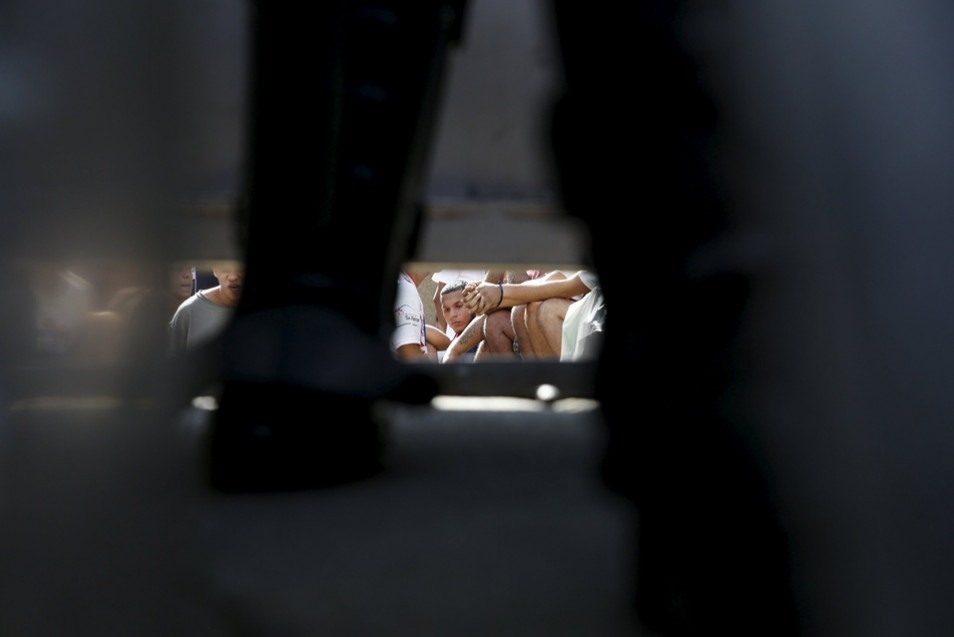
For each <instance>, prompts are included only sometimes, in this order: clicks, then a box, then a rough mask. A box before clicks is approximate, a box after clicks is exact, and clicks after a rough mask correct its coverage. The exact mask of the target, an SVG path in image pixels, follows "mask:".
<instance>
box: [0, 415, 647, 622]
mask: <svg viewBox="0 0 954 637" xmlns="http://www.w3.org/2000/svg"><path fill="white" fill-rule="evenodd" d="M209 413H210V412H209V411H207V410H204V409H200V408H198V407H195V406H193V407H189V408H188V409H186V410H185V411H183V412H180V413H178V414H175V416H174V418H173V424H174V427H171V428H170V427H168V426H167V425H168V424H169V421H168V418H167V416H168V415H164V416H157V415H156V414H155V413H154V412H153V411H150V410H148V409H145V408H141V409H139V410H138V411H137V409H130V408H122V407H120V406H118V405H116V404H114V403H111V402H109V401H108V400H99V401H97V400H94V399H92V398H84V399H74V400H73V401H60V402H45V403H43V402H37V401H33V402H32V403H23V404H19V405H14V406H11V407H10V408H9V409H8V410H6V412H5V417H4V420H2V421H0V423H2V428H0V434H2V437H0V441H2V443H3V444H2V445H0V452H2V455H0V461H2V463H0V469H2V476H0V478H2V483H0V486H2V491H0V496H2V499H0V503H2V506H3V511H4V514H5V515H4V519H5V523H4V525H2V527H0V542H2V546H3V547H4V552H3V556H4V562H3V568H0V584H2V588H3V590H4V595H2V596H0V634H3V635H12V636H17V635H29V636H31V637H36V636H40V637H45V636H47V635H51V636H59V635H70V636H71V635H97V636H102V635H124V636H128V635H139V636H143V635H157V636H158V635H163V636H164V637H167V636H168V635H179V636H191V635H196V636H198V635H201V636H203V637H217V636H219V635H222V636H225V635H239V636H252V635H256V636H257V635H261V636H265V635H267V636H269V637H276V636H278V637H286V636H287V637H291V636H295V637H298V636H301V637H305V636H308V637H311V636H315V635H332V636H336V637H337V636H342V637H352V636H355V637H357V636H364V635H367V636H369V637H371V636H374V637H382V636H383V637H387V636H390V635H394V636H403V635H415V636H430V635H434V636H445V635H454V636H460V637H467V636H471V635H472V636H475V637H477V636H480V637H485V636H487V635H495V636H511V635H512V636H514V637H516V636H527V635H549V636H567V637H570V636H591V635H600V636H601V637H614V636H617V635H639V634H646V633H645V632H641V631H640V629H639V627H638V625H637V623H636V622H635V620H634V618H633V616H632V615H631V612H630V604H629V602H630V599H631V595H632V590H631V586H630V576H631V572H632V571H631V559H630V548H631V540H632V537H633V532H634V529H635V525H634V520H633V519H632V518H633V514H632V511H631V509H630V508H629V507H628V506H626V505H625V504H624V503H623V502H622V501H621V500H619V499H618V498H617V497H615V496H614V495H612V494H611V493H609V492H608V491H607V490H606V489H605V488H604V487H603V485H602V484H601V483H600V481H599V479H598V476H597V473H596V470H597V463H598V461H599V456H600V454H601V450H602V448H601V445H602V434H603V431H602V421H601V419H600V417H599V415H598V411H596V410H595V404H594V403H593V402H592V401H590V400H586V399H574V400H569V399H567V400H563V401H557V402H555V403H552V404H549V405H548V404H544V403H540V402H537V401H532V400H526V399H516V398H493V397H469V398H464V397H457V398H451V397H439V398H438V399H436V400H435V401H434V402H433V404H432V405H430V406H427V407H414V408H410V407H403V406H401V407H397V406H395V407H392V408H391V409H390V412H389V417H388V421H389V425H388V432H389V433H388V448H387V455H386V468H385V470H384V471H383V472H381V473H380V474H378V475H375V476H373V477H371V478H367V479H364V480H362V481H359V482H354V483H350V484H345V485H339V486H335V487H328V488H324V489H315V490H309V491H300V492H284V493H270V494H255V495H252V494H248V495H246V494H239V495H234V494H233V495H226V494H221V493H218V492H214V491H212V490H211V489H209V488H208V487H207V486H206V483H205V482H204V481H203V480H202V478H201V477H200V476H201V467H200V466H199V463H198V458H199V456H198V454H197V451H198V448H199V443H200V441H201V439H202V435H201V434H202V433H203V430H204V427H205V424H206V423H207V420H208V415H209ZM157 425H158V426H157Z"/></svg>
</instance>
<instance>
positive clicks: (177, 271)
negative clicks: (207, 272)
mask: <svg viewBox="0 0 954 637" xmlns="http://www.w3.org/2000/svg"><path fill="white" fill-rule="evenodd" d="M169 289H170V290H171V291H172V294H173V296H175V297H176V299H178V300H180V301H185V300H186V299H187V298H189V297H190V296H192V268H190V267H187V266H182V267H179V266H177V267H173V268H172V269H171V270H169Z"/></svg>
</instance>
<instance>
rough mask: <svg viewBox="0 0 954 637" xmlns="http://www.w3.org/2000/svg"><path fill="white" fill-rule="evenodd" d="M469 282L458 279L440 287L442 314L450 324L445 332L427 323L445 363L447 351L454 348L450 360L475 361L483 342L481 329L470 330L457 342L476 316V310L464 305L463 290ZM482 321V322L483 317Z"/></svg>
mask: <svg viewBox="0 0 954 637" xmlns="http://www.w3.org/2000/svg"><path fill="white" fill-rule="evenodd" d="M466 285H467V282H466V281H464V280H457V281H455V282H452V283H449V284H447V285H445V286H443V287H442V288H441V291H440V294H439V298H440V313H441V317H442V318H443V319H444V320H443V323H444V324H445V325H446V326H447V327H446V329H445V330H444V331H441V330H440V329H438V328H437V327H435V326H433V325H428V326H427V340H428V343H429V344H430V345H432V346H433V347H434V349H436V350H437V352H438V360H439V361H440V362H444V359H445V357H446V354H447V351H448V350H451V359H450V360H467V361H472V360H474V357H475V355H476V354H477V349H478V347H479V345H480V344H481V343H482V342H483V334H482V332H481V331H480V330H476V329H473V330H471V331H470V332H468V333H467V337H466V338H465V339H464V340H463V341H460V342H459V343H455V341H457V340H458V339H459V337H460V336H461V335H462V333H463V332H464V330H465V329H466V328H467V327H468V326H469V325H470V324H471V322H472V321H474V319H475V318H476V316H475V315H474V313H473V312H472V311H471V310H470V309H469V308H468V307H467V306H466V305H465V304H464V298H463V292H464V286H466ZM480 322H481V324H483V319H481V321H480ZM452 346H453V347H452Z"/></svg>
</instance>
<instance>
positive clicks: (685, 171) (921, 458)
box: [213, 0, 954, 637]
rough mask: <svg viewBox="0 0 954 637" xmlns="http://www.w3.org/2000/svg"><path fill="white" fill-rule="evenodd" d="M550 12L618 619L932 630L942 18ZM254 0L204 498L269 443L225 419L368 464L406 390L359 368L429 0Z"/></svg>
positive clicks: (412, 163)
mask: <svg viewBox="0 0 954 637" xmlns="http://www.w3.org/2000/svg"><path fill="white" fill-rule="evenodd" d="M405 5H406V6H405ZM412 6H413V8H411V7H412ZM552 6H553V8H554V18H555V20H554V24H555V27H556V29H557V31H558V33H559V41H560V48H561V53H562V56H563V62H564V66H565V79H566V87H565V88H566V93H565V95H564V96H563V98H562V99H561V100H560V101H559V103H558V104H557V105H556V108H555V111H554V121H553V140H552V141H553V148H554V157H555V160H556V164H557V166H558V168H559V172H560V183H561V189H562V191H563V197H564V200H565V203H566V205H567V208H568V209H569V210H570V211H571V212H572V213H574V214H577V215H579V216H580V217H582V218H583V219H584V220H585V221H586V222H587V223H588V225H589V228H590V231H591V234H592V238H593V246H592V248H593V249H592V254H593V255H594V259H595V262H596V266H597V270H598V275H599V277H600V281H601V284H602V288H603V292H604V294H605V298H606V303H607V307H608V314H607V324H606V332H605V342H604V347H603V351H602V355H601V361H600V374H599V378H598V380H597V396H598V398H599V399H600V401H601V404H602V408H603V410H604V412H605V415H606V419H607V421H608V424H609V438H608V445H607V452H606V457H605V461H604V463H603V467H602V469H603V473H604V476H605V479H606V481H607V484H608V485H609V486H610V487H611V488H612V489H614V490H615V491H616V492H618V493H620V494H622V495H624V496H626V497H628V498H631V499H632V501H633V503H634V505H635V507H636V511H637V512H638V520H639V522H638V528H636V529H634V532H635V535H636V542H637V547H638V550H637V551H636V552H635V556H636V563H635V574H636V578H635V582H634V585H635V588H636V607H637V610H638V612H639V616H640V618H641V620H642V621H643V623H644V624H645V625H646V626H647V627H649V628H650V629H652V630H653V631H654V632H656V633H658V634H661V635H697V634H711V633H713V632H716V631H725V632H727V633H728V634H736V635H738V634H752V635H755V634H758V635H767V634H770V635H786V634H805V635H839V636H844V635H858V636H862V635H863V636H865V637H870V636H872V635H893V634H898V633H907V634H918V635H932V634H940V633H942V631H943V630H945V629H946V628H947V627H948V626H950V625H951V624H952V622H954V610H951V607H950V605H949V604H948V600H949V599H950V597H951V594H952V593H954V564H952V563H951V562H952V557H954V556H952V551H951V548H950V546H949V544H950V542H949V538H950V537H952V536H954V528H952V527H954V514H952V513H951V510H952V509H951V508H950V507H949V506H946V505H947V501H948V498H949V493H950V492H951V490H952V487H954V464H952V463H950V462H949V456H950V452H951V451H952V450H954V429H952V428H951V427H950V423H951V422H952V421H954V394H952V393H951V392H950V391H949V389H948V388H947V386H946V384H945V382H944V379H947V378H950V377H951V365H952V361H951V358H950V356H949V355H948V354H947V352H949V351H951V349H952V347H951V346H952V345H954V343H952V340H954V332H952V330H951V329H950V326H951V325H954V304H952V303H951V301H950V300H949V297H948V295H947V294H946V289H945V287H944V286H943V285H941V283H942V282H944V281H946V280H947V279H948V277H949V276H950V274H951V272H952V267H951V266H952V259H954V252H952V251H950V250H949V246H948V245H947V243H948V242H947V241H946V238H947V237H950V236H954V233H952V230H954V228H952V227H951V226H952V225H954V219H952V217H951V215H950V214H949V211H950V208H951V204H952V203H954V191H952V189H954V182H952V181H951V180H950V179H947V178H946V177H945V176H946V175H950V174H951V172H952V171H951V168H952V166H951V165H950V164H951V163H952V162H954V135H951V129H952V128H954V127H952V124H951V118H950V117H949V113H950V112H951V109H950V106H951V104H952V103H954V85H952V82H954V74H952V73H951V72H950V68H949V64H950V62H949V61H950V60H951V59H954V51H952V50H951V49H952V47H954V44H952V43H954V38H951V37H949V36H950V33H951V32H952V28H954V14H952V12H951V11H950V10H949V9H948V8H947V7H946V5H944V4H943V3H938V2H933V3H932V2H926V3H919V4H915V5H911V4H910V3H903V2H900V0H895V1H891V2H887V3H881V4H879V5H877V7H872V6H870V4H865V3H860V2H849V3H847V4H845V3H841V4H839V5H838V6H833V7H827V8H820V7H818V6H814V5H805V4H804V3H802V4H798V3H780V2H772V3H760V4H759V5H758V6H754V5H753V6H751V7H750V6H747V5H745V6H743V5H739V4H737V3H729V4H728V5H720V6H719V7H715V8H714V7H711V6H709V5H706V6H702V3H694V2H680V3H665V2H645V3H639V5H638V6H637V7H635V8H631V11H630V14H628V15H625V16H624V15H616V14H613V15H607V14H604V13H600V12H597V11H593V10H592V8H591V7H590V6H588V5H585V4H583V3H574V2H555V3H554V4H553V5H552ZM256 9H257V17H256V27H255V32H256V54H255V67H254V68H255V75H256V89H255V91H254V95H255V103H254V107H255V108H254V111H255V116H254V127H253V128H254V130H253V132H254V135H253V145H252V151H253V152H252V154H251V163H252V165H253V171H252V177H253V178H252V182H251V192H250V200H249V203H250V215H249V223H248V239H249V241H248V250H249V253H248V264H249V278H248V290H247V292H248V294H247V296H246V297H245V298H244V299H243V303H242V306H241V307H240V308H239V317H238V318H239V320H237V321H236V324H235V328H234V330H233V331H232V337H231V338H232V340H231V341H227V342H226V367H225V373H226V378H227V384H226V390H225V394H224V396H223V403H222V409H221V411H220V414H219V426H218V427H217V430H216V431H217V435H218V436H219V441H218V444H217V445H213V468H214V469H215V468H216V464H220V465H221V468H225V469H227V470H224V471H221V472H220V473H218V475H220V476H222V477H224V476H228V477H229V480H227V481H226V482H230V481H231V479H232V478H235V479H236V480H235V481H236V482H241V481H242V479H243V478H245V477H248V472H244V473H243V471H242V469H241V467H247V466H248V463H245V462H244V461H241V460H234V459H236V458H243V457H246V456H243V454H246V453H247V454H251V455H249V456H247V457H254V456H255V455H257V454H261V453H263V450H266V449H267V448H268V444H265V445H258V446H243V445H245V443H244V442H243V441H244V440H248V439H250V436H248V435H247V433H245V434H243V433H242V432H241V430H242V428H243V427H245V428H246V429H248V428H258V427H259V426H260V425H262V424H263V423H264V424H265V427H264V431H266V432H271V431H272V430H271V429H270V428H271V427H272V425H271V424H268V423H275V424H274V431H273V433H274V440H275V441H279V442H277V443H276V444H275V445H274V447H273V449H275V450H276V451H278V452H280V453H276V456H275V457H276V458H279V457H284V455H285V450H287V447H288V445H286V446H285V447H283V446H282V445H281V444H280V436H281V435H282V434H281V430H285V432H286V433H287V432H289V431H294V432H295V433H293V434H289V435H290V440H298V439H300V436H302V435H304V434H302V432H303V431H306V429H298V428H297V424H301V425H303V426H307V427H309V429H307V431H309V432H317V433H310V434H308V435H313V436H316V437H319V438H321V437H323V439H321V440H319V439H318V438H316V439H315V440H313V441H311V442H312V443H313V444H311V445H309V446H308V448H309V449H322V450H324V449H337V450H344V451H345V453H344V454H343V455H342V456H341V457H345V458H348V466H355V463H354V460H355V459H356V458H359V457H361V456H362V455H363V456H364V457H365V459H366V460H367V462H365V463H358V464H363V465H366V466H371V465H373V464H374V452H373V448H374V444H373V443H374V441H375V440H376V439H377V438H376V434H375V433H374V425H373V422H372V421H371V420H370V419H369V418H368V405H369V403H370V401H371V400H373V399H374V398H375V397H380V396H384V395H395V396H401V395H403V397H404V398H405V399H424V398H426V396H427V390H426V384H425V383H421V384H419V385H417V386H416V391H415V390H413V388H415V383H414V382H413V381H414V377H413V376H411V375H410V373H409V372H408V371H407V370H406V369H403V370H402V369H401V368H399V367H395V366H394V365H392V364H391V363H390V362H389V361H388V359H387V352H386V348H385V347H384V345H383V340H384V339H382V338H381V335H380V330H381V329H382V326H385V327H386V328H387V329H390V327H389V321H387V320H386V319H385V317H384V316H383V315H382V313H381V311H382V309H385V310H386V309H387V308H389V307H390V304H389V303H388V302H387V299H386V298H385V297H387V296H389V295H390V294H392V292H391V290H393V285H392V281H393V277H394V274H395V273H396V272H397V270H398V264H399V263H400V261H401V258H402V257H404V256H407V254H408V250H409V249H410V245H411V239H412V237H413V234H414V232H413V228H414V225H415V223H416V221H417V219H418V217H417V213H416V212H415V210H414V207H415V205H416V199H415V197H416V195H417V188H416V186H417V184H418V180H417V174H418V171H419V167H420V157H421V152H422V151H423V150H425V149H426V146H427V144H426V142H427V138H428V132H429V125H428V122H429V121H430V119H431V116H432V113H431V112H430V110H431V109H432V108H433V107H434V105H435V100H434V95H435V93H434V92H433V89H434V87H435V86H436V85H437V84H438V83H437V82H436V79H437V78H439V76H440V67H441V63H440V62H441V52H442V50H443V46H444V45H445V44H446V42H448V41H450V40H451V39H452V33H453V32H454V29H455V28H454V27H453V26H452V23H453V19H451V18H452V16H453V15H455V14H454V13H453V12H452V11H451V10H450V9H451V5H450V4H442V3H432V2H425V3H404V4H402V3H393V4H391V3H379V4H374V5H371V4H365V3H360V2H355V3H347V2H339V3H333V4H331V5H327V6H326V7H323V8H321V9H320V12H321V16H320V17H319V18H318V19H317V20H309V21H307V22H306V21H304V20H300V19H299V16H298V15H296V14H294V13H293V12H286V13H282V12H281V11H282V9H276V8H275V6H274V5H269V4H267V3H261V4H259V5H257V7H256ZM859 15H864V16H865V19H864V20H858V16H859ZM305 25H307V26H305ZM281 78H291V79H289V80H282V79H281ZM289 139H295V140H298V143H299V149H298V150H297V151H293V152H292V153H291V154H289V152H288V150H287V140H289ZM620 215H629V217H630V218H629V220H628V224H627V225H628V226H631V227H632V228H633V232H632V233H629V234H628V235H627V236H626V249H625V250H620V249H619V241H620V237H619V217H620ZM348 239H354V240H356V241H358V244H357V245H360V246H361V247H362V250H361V253H360V254H355V253H352V252H342V251H341V250H340V249H339V248H340V246H341V244H342V242H343V241H345V240H348ZM278 255H281V256H282V258H281V259H279V258H277V257H278ZM375 282H376V283H375ZM621 317H626V318H625V322H622V319H621ZM329 334H334V335H335V336H334V337H333V338H332V337H329V336H328V335H329ZM621 371H622V372H623V373H621ZM627 372H628V373H627ZM252 396H257V397H259V398H255V399H254V400H253V399H252V398H250V397H252ZM257 405H265V406H266V407H256V406H257ZM317 405H323V407H322V408H320V409H319V408H317V407H316V406H317ZM299 406H300V407H307V408H308V409H310V410H311V413H315V414H316V415H315V417H314V419H309V418H306V419H305V420H307V421H308V422H302V421H301V417H300V416H299V415H298V414H299V413H300V409H299ZM339 407H340V409H339ZM305 413H307V412H305ZM319 413H320V414H321V415H322V416H321V417H319V416H318V415H317V414H319ZM329 413H336V414H347V415H346V416H336V417H335V418H334V419H328V418H326V417H325V416H326V415H327V414H329ZM341 436H344V437H343V438H341ZM336 437H337V438H339V439H336ZM293 445H294V443H293ZM361 450H364V451H361ZM351 452H354V453H351ZM321 453H324V451H322V452H321ZM307 455H308V456H309V457H310V459H311V461H312V466H315V465H317V466H326V467H331V468H334V462H333V459H330V458H327V457H325V456H322V458H321V459H316V458H315V457H314V455H315V454H314V453H311V452H309V453H308V454H307ZM303 460H304V458H299V459H298V460H296V461H295V462H292V463H290V466H298V465H302V464H303V463H302V461H303ZM223 463H224V464H223ZM277 464H278V463H273V465H268V464H266V465H264V466H267V467H271V466H276V465H277ZM256 466H263V465H260V464H256ZM339 468H340V467H339ZM268 471H270V469H269V470H266V474H267V473H268ZM260 477H261V476H259V478H260ZM256 480H257V478H256V479H253V480H252V481H251V482H253V483H254V482H255V481H256Z"/></svg>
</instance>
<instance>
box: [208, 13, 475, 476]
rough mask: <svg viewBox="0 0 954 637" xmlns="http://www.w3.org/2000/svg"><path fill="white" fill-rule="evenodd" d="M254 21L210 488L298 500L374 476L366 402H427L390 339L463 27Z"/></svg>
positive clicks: (424, 18)
mask: <svg viewBox="0 0 954 637" xmlns="http://www.w3.org/2000/svg"><path fill="white" fill-rule="evenodd" d="M252 15H253V18H252V19H253V23H252V32H253V40H254V46H253V51H252V85H253V90H252V97H251V106H252V108H251V113H250V127H251V128H250V129H251V139H250V148H249V156H248V165H249V171H248V185H249V192H248V198H247V201H246V202H244V203H245V206H246V214H245V217H244V221H245V223H244V224H243V226H242V227H243V231H244V236H243V241H244V243H245V245H246V246H247V275H246V289H245V292H244V293H243V298H242V301H241V304H240V307H239V308H238V312H237V315H236V319H235V321H234V322H233V325H232V327H231V328H230V330H229V332H228V333H227V335H226V339H225V341H224V348H225V351H224V364H225V367H224V375H225V387H224V390H223V395H222V401H221V406H220V410H219V417H218V421H217V425H216V428H215V432H214V434H213V449H212V451H213V456H212V460H213V479H216V475H219V476H223V477H224V476H227V480H229V481H233V480H234V481H235V482H241V483H250V484H252V483H255V484H259V483H261V482H263V481H265V482H269V481H270V480H269V478H270V476H271V474H276V473H281V474H283V475H284V474H288V473H289V472H291V473H292V474H293V475H291V476H290V477H289V478H288V479H287V480H285V482H288V483H290V484H293V485H304V484H307V483H309V482H311V481H312V480H311V479H310V478H309V476H312V477H315V478H316V479H317V480H319V481H325V480H327V479H330V480H335V479H338V478H341V477H348V476H351V475H352V474H353V473H355V471H357V473H359V474H360V473H362V472H364V471H365V469H366V468H368V467H373V466H374V465H375V463H376V461H377V458H378V451H379V450H378V447H379V444H380V442H381V440H380V432H379V430H378V425H377V424H376V423H375V422H374V419H373V417H372V414H371V411H372V410H371V406H372V404H373V403H374V401H375V400H377V399H379V398H383V397H389V398H396V399H400V400H410V401H417V400H426V399H429V398H430V397H431V395H432V394H433V392H434V385H433V383H432V382H430V381H429V379H426V378H423V377H421V376H419V375H417V374H414V373H412V372H411V371H410V370H409V368H408V367H407V366H406V365H403V364H400V363H398V362H397V361H396V360H395V359H394V358H393V357H392V356H391V354H390V352H389V351H388V345H387V337H388V336H389V334H390V330H392V329H393V307H392V306H393V298H394V292H395V286H396V279H397V273H398V270H399V267H400V264H401V262H402V261H403V260H405V259H406V258H408V256H409V255H410V253H411V250H412V249H413V241H414V238H415V234H416V230H417V224H418V223H419V206H420V192H419V187H420V185H421V176H422V168H423V166H424V159H425V156H426V151H427V147H428V142H429V138H430V129H431V125H432V121H433V119H434V118H433V116H432V115H433V111H434V109H435V108H436V101H437V97H438V90H439V87H440V80H441V77H442V74H443V60H444V54H445V51H446V47H447V46H448V45H449V43H450V42H451V41H452V40H453V39H454V38H455V37H456V34H457V30H458V28H459V20H460V17H461V16H460V7H459V3H451V2H444V1H437V0H430V1H425V2H393V1H392V2H386V1H383V2H347V1H343V0H339V1H337V2H329V3H321V4H318V5H313V6H309V7H308V9H307V11H306V10H304V9H302V10H300V11H299V10H296V9H292V8H290V7H289V6H288V5H284V4H276V3H269V2H258V3H256V4H255V6H254V10H253V14H252ZM256 457H257V458H262V459H264V460H265V462H264V463H263V464H262V465H261V466H262V467H263V468H261V469H256V473H255V475H254V476H252V475H251V474H250V473H249V471H248V470H246V469H245V468H243V465H245V462H244V460H243V459H246V458H256ZM316 468H317V470H316ZM217 469H220V470H221V471H219V472H218V473H216V470H217ZM316 472H317V473H321V474H328V475H321V476H316V475H315V474H316Z"/></svg>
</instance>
